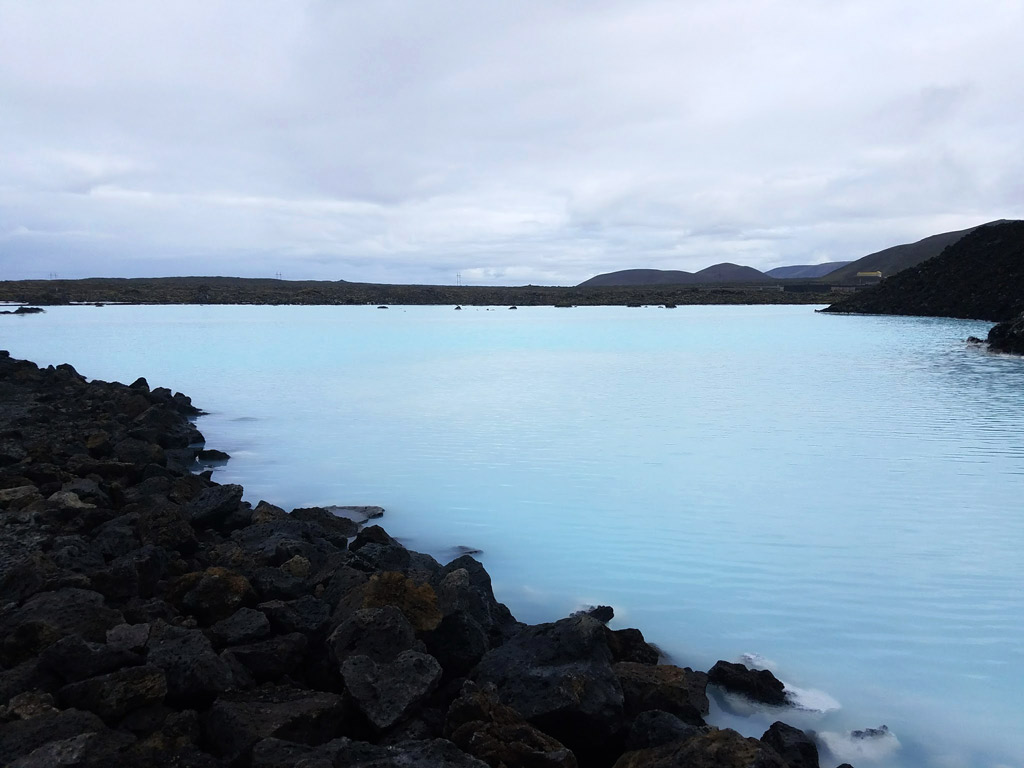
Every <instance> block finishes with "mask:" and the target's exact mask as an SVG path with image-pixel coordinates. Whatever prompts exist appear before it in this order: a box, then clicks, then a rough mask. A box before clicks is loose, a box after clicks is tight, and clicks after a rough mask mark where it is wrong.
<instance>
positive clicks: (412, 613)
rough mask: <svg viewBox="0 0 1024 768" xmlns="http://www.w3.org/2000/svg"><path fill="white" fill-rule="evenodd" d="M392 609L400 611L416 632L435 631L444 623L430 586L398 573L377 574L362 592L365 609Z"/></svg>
mask: <svg viewBox="0 0 1024 768" xmlns="http://www.w3.org/2000/svg"><path fill="white" fill-rule="evenodd" d="M385 605H393V606H395V607H396V608H398V610H400V611H401V612H402V613H403V614H404V615H405V617H406V618H407V619H408V620H409V623H410V624H412V627H413V629H414V630H416V631H417V632H425V631H429V630H432V629H436V628H437V626H438V624H440V623H441V611H440V610H438V607H437V593H435V592H434V588H433V587H431V586H430V585H429V584H422V583H417V582H415V581H413V580H412V579H409V578H406V577H405V576H404V575H402V574H401V573H398V572H396V571H384V572H381V573H375V574H373V575H372V576H371V577H370V580H369V582H368V583H367V584H366V589H365V591H364V592H363V607H364V608H381V607H383V606H385Z"/></svg>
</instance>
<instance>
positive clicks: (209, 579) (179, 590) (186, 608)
mask: <svg viewBox="0 0 1024 768" xmlns="http://www.w3.org/2000/svg"><path fill="white" fill-rule="evenodd" d="M169 595H170V601H171V602H172V603H174V604H175V605H177V606H178V607H179V608H180V609H181V611H182V612H183V613H188V614H192V615H193V616H195V617H196V618H197V619H198V620H199V622H200V623H201V624H203V625H204V626H206V625H209V624H214V623H216V622H218V621H220V620H221V619H226V618H227V617H228V616H231V615H232V614H233V613H235V611H237V610H238V609H239V608H241V607H243V606H251V605H255V603H256V593H255V591H254V590H253V588H252V585H251V584H250V583H249V580H248V579H246V578H245V577H244V576H243V575H242V574H240V573H236V572H234V571H231V570H229V569H227V568H220V567H216V566H215V567H212V568H207V569H206V570H205V571H196V572H193V573H188V574H185V575H184V576H182V577H181V578H179V579H178V580H177V581H176V582H175V583H174V584H173V585H171V588H170V590H169Z"/></svg>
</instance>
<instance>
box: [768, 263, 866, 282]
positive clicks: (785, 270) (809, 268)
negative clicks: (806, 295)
mask: <svg viewBox="0 0 1024 768" xmlns="http://www.w3.org/2000/svg"><path fill="white" fill-rule="evenodd" d="M850 263H851V262H849V261H827V262H825V263H824V264H798V265H795V266H791V267H775V268H774V269H769V270H767V271H766V272H765V274H766V275H768V277H774V278H775V279H776V280H793V279H796V280H809V279H811V278H815V277H825V275H831V274H832V273H833V272H835V271H836V270H837V269H840V268H841V267H845V266H846V265H847V264H850Z"/></svg>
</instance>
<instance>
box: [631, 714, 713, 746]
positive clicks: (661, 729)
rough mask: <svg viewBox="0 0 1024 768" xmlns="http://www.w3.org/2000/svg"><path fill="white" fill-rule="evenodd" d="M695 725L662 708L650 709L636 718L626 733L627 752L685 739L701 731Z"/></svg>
mask: <svg viewBox="0 0 1024 768" xmlns="http://www.w3.org/2000/svg"><path fill="white" fill-rule="evenodd" d="M699 732H700V729H699V728H698V727H697V726H695V725H690V724H689V723H684V722H683V721H682V720H680V719H679V718H678V717H676V716H675V715H673V714H670V713H668V712H662V711H661V710H660V709H648V710H646V711H644V712H641V713H640V714H639V715H637V716H636V718H634V720H633V722H632V723H631V724H630V726H629V732H628V733H627V734H626V742H625V748H626V751H627V752H631V751H634V750H638V749H650V748H651V747H660V746H662V745H664V744H671V743H673V742H678V741H684V740H685V739H688V738H690V737H691V736H694V735H695V734H697V733H699Z"/></svg>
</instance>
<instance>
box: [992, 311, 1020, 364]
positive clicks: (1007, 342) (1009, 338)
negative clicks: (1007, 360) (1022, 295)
mask: <svg viewBox="0 0 1024 768" xmlns="http://www.w3.org/2000/svg"><path fill="white" fill-rule="evenodd" d="M987 341H988V346H989V349H991V350H992V351H993V352H1003V353H1004V354H1009V355H1024V313H1022V314H1020V315H1018V316H1017V317H1015V318H1014V319H1012V320H1007V321H1006V322H1004V323H998V324H996V325H994V326H992V329H991V330H990V331H989V332H988V338H987Z"/></svg>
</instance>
